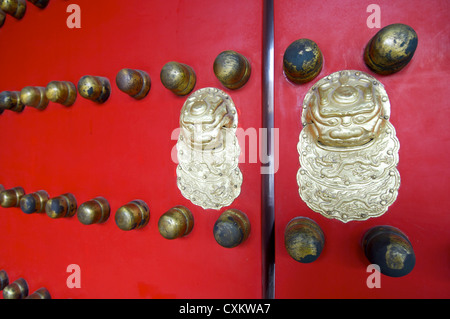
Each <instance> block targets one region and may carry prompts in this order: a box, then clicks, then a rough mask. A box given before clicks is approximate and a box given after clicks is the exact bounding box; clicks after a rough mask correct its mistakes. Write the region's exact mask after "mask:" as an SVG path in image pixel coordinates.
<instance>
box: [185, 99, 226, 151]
mask: <svg viewBox="0 0 450 319" xmlns="http://www.w3.org/2000/svg"><path fill="white" fill-rule="evenodd" d="M233 123H234V115H233V111H232V110H231V109H230V107H229V104H228V103H227V102H226V101H225V100H224V99H223V98H222V97H221V96H219V95H206V94H205V95H201V96H199V97H196V96H191V97H189V99H188V100H187V101H186V103H185V105H184V106H183V110H182V111H181V117H180V127H181V134H182V135H183V137H184V138H185V140H186V141H188V142H189V143H190V145H191V146H192V147H193V148H199V149H215V148H217V147H220V146H221V145H223V144H224V142H225V141H224V136H225V134H224V132H223V130H225V129H228V128H231V127H232V126H233Z"/></svg>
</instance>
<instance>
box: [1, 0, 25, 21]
mask: <svg viewBox="0 0 450 319" xmlns="http://www.w3.org/2000/svg"><path fill="white" fill-rule="evenodd" d="M0 9H2V10H3V11H4V12H6V13H7V14H9V15H11V16H12V17H14V18H16V19H17V20H20V19H22V18H23V16H24V15H25V12H26V11H27V3H26V2H25V0H2V1H0Z"/></svg>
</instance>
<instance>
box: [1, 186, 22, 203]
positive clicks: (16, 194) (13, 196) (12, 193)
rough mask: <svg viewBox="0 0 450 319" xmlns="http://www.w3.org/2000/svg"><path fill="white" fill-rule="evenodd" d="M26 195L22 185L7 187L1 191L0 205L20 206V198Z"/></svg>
mask: <svg viewBox="0 0 450 319" xmlns="http://www.w3.org/2000/svg"><path fill="white" fill-rule="evenodd" d="M23 195H25V191H24V189H23V188H22V187H20V186H19V187H14V188H11V189H5V190H3V191H2V192H0V206H2V207H4V208H10V207H19V204H20V199H21V198H22V196H23Z"/></svg>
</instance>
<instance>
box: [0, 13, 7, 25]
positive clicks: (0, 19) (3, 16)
mask: <svg viewBox="0 0 450 319" xmlns="http://www.w3.org/2000/svg"><path fill="white" fill-rule="evenodd" d="M5 20H6V13H4V12H3V10H1V9H0V28H1V27H3V24H5Z"/></svg>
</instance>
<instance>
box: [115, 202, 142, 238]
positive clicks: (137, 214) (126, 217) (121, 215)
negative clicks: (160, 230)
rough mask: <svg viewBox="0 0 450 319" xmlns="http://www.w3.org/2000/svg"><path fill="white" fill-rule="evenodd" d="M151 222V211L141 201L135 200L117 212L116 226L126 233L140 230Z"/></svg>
mask: <svg viewBox="0 0 450 319" xmlns="http://www.w3.org/2000/svg"><path fill="white" fill-rule="evenodd" d="M149 220H150V209H149V208H148V205H147V204H146V203H145V202H144V201H143V200H140V199H136V200H133V201H131V202H129V203H128V204H125V205H123V206H122V207H120V208H119V209H118V210H117V211H116V215H115V221H116V225H117V226H118V227H119V228H120V229H122V230H125V231H128V230H133V229H140V228H142V227H144V226H145V225H147V224H148V222H149Z"/></svg>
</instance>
